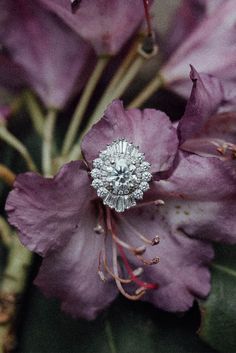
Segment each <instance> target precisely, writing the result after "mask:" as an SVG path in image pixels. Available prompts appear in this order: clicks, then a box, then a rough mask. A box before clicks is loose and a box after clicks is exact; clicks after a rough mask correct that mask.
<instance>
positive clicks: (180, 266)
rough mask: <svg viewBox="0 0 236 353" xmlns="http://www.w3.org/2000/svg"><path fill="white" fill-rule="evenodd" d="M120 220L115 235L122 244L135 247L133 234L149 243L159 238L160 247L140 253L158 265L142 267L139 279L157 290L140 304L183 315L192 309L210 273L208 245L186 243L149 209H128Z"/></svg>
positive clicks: (206, 289)
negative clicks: (127, 243) (156, 285)
mask: <svg viewBox="0 0 236 353" xmlns="http://www.w3.org/2000/svg"><path fill="white" fill-rule="evenodd" d="M163 207H165V206H163ZM122 217H124V218H123V219H122ZM122 217H119V218H120V220H119V231H120V237H122V236H123V237H124V236H125V238H126V241H129V242H133V243H135V244H136V245H137V239H136V237H135V234H136V232H139V233H140V234H143V235H145V236H146V237H148V238H149V239H152V238H153V237H154V236H156V235H157V234H158V235H159V237H160V244H158V245H156V246H148V247H147V250H146V252H145V253H144V257H145V258H146V259H149V260H150V259H152V258H154V257H156V256H158V257H159V258H160V263H159V264H157V265H150V266H145V267H144V274H143V275H142V277H141V278H140V279H142V280H143V281H147V282H152V283H157V284H158V289H156V290H150V291H148V292H147V294H146V295H145V297H144V300H148V301H151V302H152V303H153V304H154V305H155V306H157V307H159V308H161V309H164V310H167V311H174V312H183V311H186V310H188V309H189V308H190V307H191V306H192V304H193V301H194V299H195V298H196V297H198V298H199V297H201V298H202V297H205V296H206V295H207V294H208V292H209V290H210V273H209V270H208V268H207V265H208V264H209V262H210V260H211V259H212V257H213V250H212V247H211V245H210V244H208V243H206V242H203V241H199V240H196V239H190V238H188V237H186V236H185V235H184V234H183V233H182V232H181V231H178V230H177V229H175V230H174V231H173V230H172V229H171V227H170V225H169V224H168V221H169V219H166V218H165V216H164V215H163V214H161V213H159V212H158V208H157V209H155V208H154V207H153V206H151V207H150V206H146V207H139V208H136V209H132V210H130V211H128V212H126V213H125V215H124V216H122ZM140 244H141V243H140ZM129 259H130V262H132V263H133V264H134V265H135V267H138V266H140V265H141V262H140V263H139V262H138V260H134V256H133V257H129Z"/></svg>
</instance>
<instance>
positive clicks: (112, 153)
mask: <svg viewBox="0 0 236 353" xmlns="http://www.w3.org/2000/svg"><path fill="white" fill-rule="evenodd" d="M150 167H151V166H150V164H149V163H148V162H146V161H145V159H144V154H143V153H141V152H140V151H139V147H138V146H134V145H133V144H132V143H129V142H128V141H127V140H125V139H119V140H115V141H113V142H112V143H111V144H110V145H107V148H106V149H105V150H103V151H101V152H100V153H99V157H98V158H96V159H95V160H94V161H93V169H92V170H91V176H92V178H93V182H92V186H93V187H94V188H95V189H96V190H97V195H98V196H99V197H101V198H102V199H103V203H104V204H105V205H107V206H109V207H110V208H113V209H115V210H116V211H117V212H124V211H125V210H126V209H129V208H130V207H132V206H135V205H136V200H141V199H142V198H143V193H144V192H145V191H147V190H148V189H149V181H150V180H151V178H152V175H151V173H150Z"/></svg>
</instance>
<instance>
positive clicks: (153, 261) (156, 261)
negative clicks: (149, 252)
mask: <svg viewBox="0 0 236 353" xmlns="http://www.w3.org/2000/svg"><path fill="white" fill-rule="evenodd" d="M138 258H139V260H141V261H142V263H143V264H144V265H147V266H150V265H156V264H158V263H159V262H160V258H159V257H154V258H153V259H151V260H146V259H144V258H143V257H142V256H138Z"/></svg>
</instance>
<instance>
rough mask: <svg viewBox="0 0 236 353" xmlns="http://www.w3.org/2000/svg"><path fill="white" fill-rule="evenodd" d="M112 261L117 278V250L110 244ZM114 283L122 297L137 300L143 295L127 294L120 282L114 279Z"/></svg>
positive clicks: (142, 293)
mask: <svg viewBox="0 0 236 353" xmlns="http://www.w3.org/2000/svg"><path fill="white" fill-rule="evenodd" d="M112 260H113V271H114V273H115V275H116V276H117V277H119V272H118V264H117V249H116V244H115V243H114V242H113V243H112ZM115 281H116V285H117V288H118V289H119V291H120V292H121V294H123V296H124V297H126V298H128V299H130V300H139V299H140V298H141V297H142V296H143V295H144V294H145V291H143V292H141V293H138V294H135V295H131V294H128V293H127V292H126V291H125V290H124V288H123V287H122V285H121V282H120V281H118V280H117V279H115Z"/></svg>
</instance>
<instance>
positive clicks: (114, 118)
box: [82, 100, 178, 173]
mask: <svg viewBox="0 0 236 353" xmlns="http://www.w3.org/2000/svg"><path fill="white" fill-rule="evenodd" d="M119 138H125V139H126V140H127V141H128V142H132V143H134V144H135V145H138V146H139V149H140V151H141V152H143V153H145V159H146V160H147V161H148V162H149V163H150V164H151V172H152V173H156V172H160V171H165V170H167V169H169V168H170V167H171V165H172V163H173V160H174V158H175V154H176V151H177V147H178V138H177V134H176V129H175V128H174V127H173V126H172V124H171V122H170V120H169V118H168V117H167V115H166V114H165V113H163V112H160V111H157V110H155V109H145V110H143V111H141V110H139V109H129V110H125V109H124V107H123V103H122V102H121V101H119V100H115V101H113V102H112V103H111V104H110V105H109V106H108V108H107V109H106V111H105V113H104V116H103V118H102V119H101V120H100V121H99V122H98V123H97V124H95V125H94V126H93V127H92V128H91V130H90V131H89V132H88V133H87V134H86V135H85V137H84V139H83V141H82V151H83V154H84V157H85V159H86V160H87V161H88V163H89V164H91V163H92V161H93V160H94V159H95V158H97V157H98V155H99V152H100V151H102V150H104V149H105V148H106V145H107V144H110V143H112V142H113V141H114V140H116V139H119Z"/></svg>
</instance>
